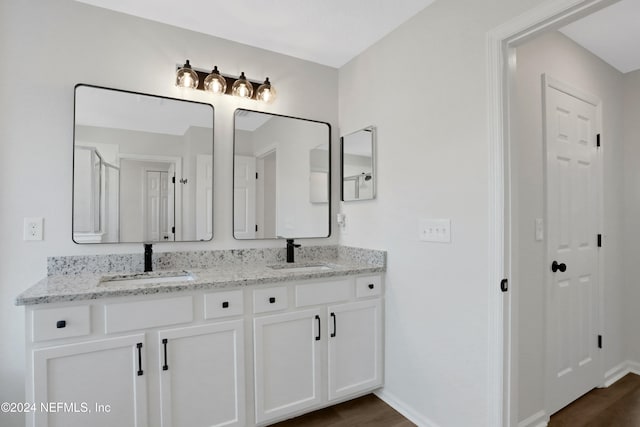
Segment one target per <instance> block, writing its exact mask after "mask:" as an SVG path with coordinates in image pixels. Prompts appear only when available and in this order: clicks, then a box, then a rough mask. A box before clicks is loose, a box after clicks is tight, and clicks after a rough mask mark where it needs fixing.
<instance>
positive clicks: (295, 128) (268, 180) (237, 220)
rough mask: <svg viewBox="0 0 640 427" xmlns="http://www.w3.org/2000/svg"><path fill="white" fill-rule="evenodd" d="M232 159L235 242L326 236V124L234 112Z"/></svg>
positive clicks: (328, 128)
mask: <svg viewBox="0 0 640 427" xmlns="http://www.w3.org/2000/svg"><path fill="white" fill-rule="evenodd" d="M233 159H234V160H233V171H234V172H233V237H234V238H236V239H295V238H311V237H329V235H330V234H331V226H330V212H331V161H330V159H331V126H330V125H329V123H325V122H319V121H315V120H308V119H301V118H296V117H288V116H282V115H277V114H270V113H263V112H258V111H251V110H244V109H237V110H236V112H235V115H234V138H233Z"/></svg>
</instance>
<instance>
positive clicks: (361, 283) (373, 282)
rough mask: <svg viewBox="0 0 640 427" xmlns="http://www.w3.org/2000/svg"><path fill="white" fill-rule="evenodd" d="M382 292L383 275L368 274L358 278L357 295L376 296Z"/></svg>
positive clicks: (358, 296) (362, 296)
mask: <svg viewBox="0 0 640 427" xmlns="http://www.w3.org/2000/svg"><path fill="white" fill-rule="evenodd" d="M381 293H382V277H381V276H367V277H358V278H356V297H357V298H365V297H374V296H376V295H380V294H381Z"/></svg>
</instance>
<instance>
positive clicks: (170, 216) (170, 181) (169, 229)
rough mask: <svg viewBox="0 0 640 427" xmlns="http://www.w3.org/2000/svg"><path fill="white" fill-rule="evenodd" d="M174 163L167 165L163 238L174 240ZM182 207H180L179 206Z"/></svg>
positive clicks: (175, 179)
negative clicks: (164, 234) (164, 233)
mask: <svg viewBox="0 0 640 427" xmlns="http://www.w3.org/2000/svg"><path fill="white" fill-rule="evenodd" d="M176 181H177V178H176V165H175V163H171V165H169V173H168V174H167V175H166V178H165V182H166V186H167V191H166V195H167V196H166V200H167V206H166V210H167V220H166V238H165V239H164V240H171V241H174V240H176V234H175V227H176ZM180 209H182V207H180Z"/></svg>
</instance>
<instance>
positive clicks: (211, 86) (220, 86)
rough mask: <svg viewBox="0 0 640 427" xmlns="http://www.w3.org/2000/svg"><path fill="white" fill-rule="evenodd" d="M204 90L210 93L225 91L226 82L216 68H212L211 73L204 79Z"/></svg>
mask: <svg viewBox="0 0 640 427" xmlns="http://www.w3.org/2000/svg"><path fill="white" fill-rule="evenodd" d="M204 90H206V91H208V92H211V93H216V94H219V93H225V92H226V91H227V81H226V80H225V78H224V77H223V76H222V75H221V74H220V72H219V71H218V67H217V66H215V67H213V71H211V74H209V75H208V76H207V77H206V78H205V79H204Z"/></svg>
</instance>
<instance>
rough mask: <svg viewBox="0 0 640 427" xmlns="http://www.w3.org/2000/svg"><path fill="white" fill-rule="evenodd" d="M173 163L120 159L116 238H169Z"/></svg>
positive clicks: (172, 215)
mask: <svg viewBox="0 0 640 427" xmlns="http://www.w3.org/2000/svg"><path fill="white" fill-rule="evenodd" d="M175 168H176V166H175V163H173V162H161V161H157V160H144V159H136V158H131V159H129V158H122V159H121V160H120V174H121V177H122V181H123V182H126V183H127V185H123V186H122V188H121V191H120V197H121V203H120V204H121V210H120V215H121V218H120V241H124V242H142V241H148V242H158V241H173V240H175V234H174V233H173V227H174V224H175V222H174V221H175V200H176V183H175V182H174V178H175Z"/></svg>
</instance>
